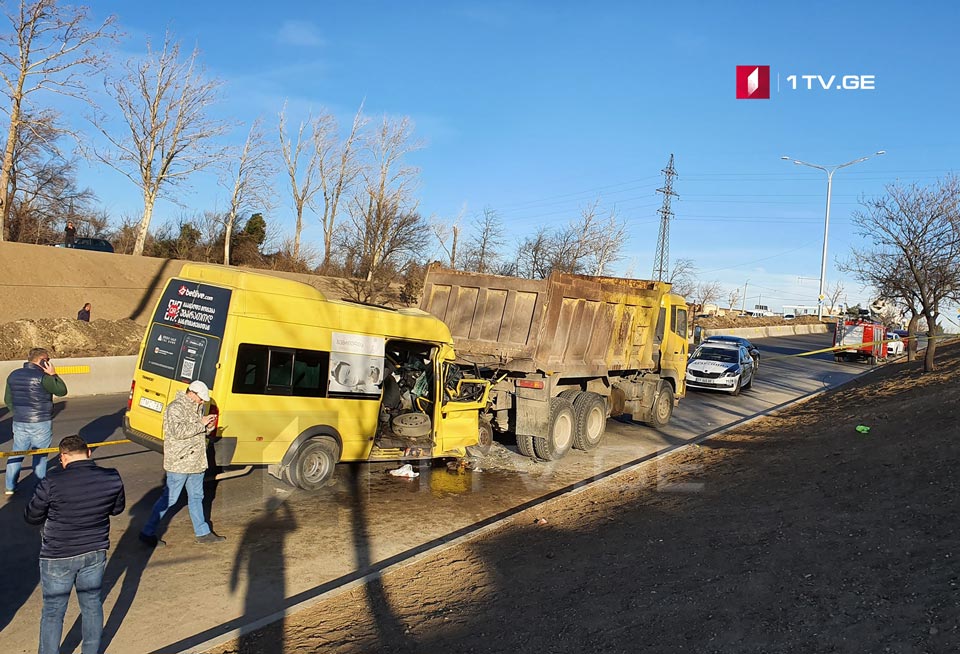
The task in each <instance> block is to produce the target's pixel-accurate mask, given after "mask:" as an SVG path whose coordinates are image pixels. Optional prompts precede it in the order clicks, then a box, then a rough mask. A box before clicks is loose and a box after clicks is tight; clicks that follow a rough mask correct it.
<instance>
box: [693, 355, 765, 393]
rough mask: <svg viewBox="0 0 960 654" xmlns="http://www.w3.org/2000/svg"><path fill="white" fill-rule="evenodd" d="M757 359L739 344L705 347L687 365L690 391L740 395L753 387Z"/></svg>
mask: <svg viewBox="0 0 960 654" xmlns="http://www.w3.org/2000/svg"><path fill="white" fill-rule="evenodd" d="M755 370H756V369H755V367H754V363H753V357H752V356H750V352H749V351H748V350H747V348H745V347H743V346H742V345H737V344H736V343H725V342H712V343H703V344H702V345H701V346H700V347H698V348H697V349H696V350H695V351H694V352H693V354H691V355H690V360H689V361H688V362H687V387H688V388H703V389H712V390H716V391H724V392H727V393H730V394H732V395H739V394H740V391H741V390H743V389H745V388H750V387H751V386H753V377H754V373H755Z"/></svg>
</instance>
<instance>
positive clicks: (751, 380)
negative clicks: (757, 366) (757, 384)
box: [743, 371, 757, 391]
mask: <svg viewBox="0 0 960 654" xmlns="http://www.w3.org/2000/svg"><path fill="white" fill-rule="evenodd" d="M756 374H757V373H756V371H754V373H753V374H752V375H750V381H748V382H747V383H746V385H745V386H744V387H743V390H745V391H749V390H750V389H751V388H753V378H754V377H755V376H756Z"/></svg>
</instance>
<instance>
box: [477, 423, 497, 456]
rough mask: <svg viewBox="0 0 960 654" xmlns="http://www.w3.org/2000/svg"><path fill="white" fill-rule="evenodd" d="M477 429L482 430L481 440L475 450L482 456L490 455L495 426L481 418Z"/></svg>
mask: <svg viewBox="0 0 960 654" xmlns="http://www.w3.org/2000/svg"><path fill="white" fill-rule="evenodd" d="M477 428H478V429H479V430H480V439H479V440H478V441H477V444H476V445H474V446H473V448H474V449H476V451H477V452H479V453H480V454H489V453H490V448H491V447H493V426H492V425H491V424H490V423H489V422H487V421H486V420H484V419H483V418H480V421H479V423H478V426H477Z"/></svg>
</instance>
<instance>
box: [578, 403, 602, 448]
mask: <svg viewBox="0 0 960 654" xmlns="http://www.w3.org/2000/svg"><path fill="white" fill-rule="evenodd" d="M573 415H574V418H575V423H576V431H575V433H574V437H573V446H574V447H575V448H577V449H578V450H583V451H584V452H589V451H590V450H593V449H595V448H596V447H597V446H598V445H600V441H602V440H603V435H604V433H605V432H606V431H607V402H606V400H604V399H603V397H602V396H600V395H597V394H596V393H579V394H578V395H577V396H576V397H575V398H574V400H573Z"/></svg>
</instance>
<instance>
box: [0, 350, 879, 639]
mask: <svg viewBox="0 0 960 654" xmlns="http://www.w3.org/2000/svg"><path fill="white" fill-rule="evenodd" d="M829 339H830V335H829V334H817V335H809V336H795V337H784V338H775V339H774V338H771V339H761V340H758V341H756V343H757V344H758V345H759V347H760V350H761V365H760V370H759V374H758V376H757V379H756V382H755V384H754V387H753V389H751V390H750V391H745V392H744V393H743V394H742V395H741V396H739V397H730V396H729V395H727V394H720V393H714V392H697V391H691V392H688V393H687V396H686V398H684V399H683V400H682V401H681V403H680V406H679V407H677V410H676V411H675V413H674V416H673V419H672V421H671V423H670V425H669V426H668V427H667V428H666V429H664V430H663V431H661V432H658V431H655V430H652V429H649V428H647V427H644V426H641V425H638V424H635V423H631V422H629V421H622V420H618V419H611V420H610V421H609V422H608V427H607V435H606V437H605V440H604V443H603V444H602V446H601V447H600V448H599V449H598V450H596V451H594V452H590V453H583V452H579V451H576V450H574V451H573V452H571V454H570V455H568V456H567V457H565V458H564V459H563V460H561V461H559V462H554V463H549V464H534V463H532V462H529V461H528V460H526V459H520V458H519V456H517V457H516V459H517V461H518V468H517V469H515V470H513V471H503V470H484V471H483V472H474V473H466V474H461V475H457V474H452V473H450V472H448V471H447V470H446V468H445V467H442V466H441V467H433V468H431V467H429V466H426V465H424V466H422V467H420V472H421V475H420V477H419V478H417V479H413V480H407V479H398V478H394V477H391V476H389V475H387V474H385V472H386V471H387V470H389V469H390V468H393V467H396V464H380V463H378V464H360V465H353V466H350V465H342V466H340V467H339V468H338V471H337V475H336V478H335V482H334V484H333V485H332V486H331V487H329V488H326V489H323V490H322V491H320V492H316V493H307V492H304V491H299V490H295V489H291V488H289V487H287V486H285V485H284V484H282V483H281V482H279V481H277V480H275V479H273V478H272V477H270V476H268V475H267V474H266V472H265V471H264V470H259V469H257V470H255V471H254V472H253V473H251V474H250V475H247V476H245V477H241V478H238V479H231V480H227V481H223V482H220V483H218V484H211V485H208V487H207V498H206V499H207V503H208V507H210V508H209V511H210V515H211V522H212V525H213V527H214V529H215V531H217V532H218V533H220V534H222V535H225V536H226V537H227V538H228V540H227V541H226V543H223V544H219V545H197V544H195V543H194V542H193V533H192V528H191V526H190V520H189V517H188V515H187V512H186V510H185V506H184V500H183V499H182V500H181V503H180V505H179V509H175V514H174V515H173V516H172V520H171V524H170V526H169V528H168V530H167V532H166V534H165V535H164V538H165V539H166V540H167V542H168V546H167V547H165V548H160V549H157V550H150V549H148V548H146V547H144V546H142V545H141V544H140V543H139V541H138V539H137V534H138V532H139V530H140V528H141V527H142V526H143V524H144V522H145V521H146V519H147V517H148V515H149V513H150V509H151V507H152V505H153V503H154V501H155V500H156V498H157V496H158V494H159V493H160V490H161V483H162V474H163V473H162V457H161V455H160V454H158V453H155V452H148V451H144V450H142V449H141V448H140V447H138V446H135V445H132V444H131V445H117V446H110V447H105V448H100V449H98V450H97V451H96V455H95V456H96V459H97V460H98V461H99V462H100V464H101V465H104V466H111V467H115V468H117V469H118V470H119V471H120V474H121V475H122V477H123V479H124V483H125V486H126V493H127V507H128V510H127V512H126V514H124V515H122V516H120V517H118V518H115V519H114V521H113V528H112V548H111V551H110V555H109V562H108V566H107V570H106V573H105V589H106V600H105V605H104V617H105V622H106V633H105V639H104V643H105V647H106V648H107V650H108V651H112V652H137V653H139V652H146V651H164V652H167V651H170V652H173V651H182V650H185V649H188V648H189V647H191V645H193V644H196V643H199V642H202V641H205V640H207V639H209V638H212V637H215V636H217V635H219V634H221V633H224V632H225V631H227V630H228V629H231V628H235V627H237V626H238V625H241V624H245V623H247V622H250V621H252V620H255V619H257V618H258V617H262V616H264V615H268V614H271V613H273V612H275V611H277V610H278V609H280V608H282V607H283V606H284V605H290V604H293V603H296V602H298V601H302V600H304V599H308V598H309V597H311V596H313V595H316V594H317V593H318V592H321V591H323V590H328V589H331V588H335V587H336V586H338V585H340V584H343V583H346V582H348V581H350V580H353V579H356V578H359V577H361V576H363V574H365V573H366V572H369V571H371V570H373V569H376V568H378V567H383V566H384V565H385V564H387V563H389V562H391V561H396V560H398V559H400V558H403V557H404V556H406V555H408V554H409V553H411V552H416V551H420V550H423V549H426V548H428V547H430V546H431V545H433V544H435V543H437V542H440V541H441V540H442V539H444V537H448V536H449V535H450V534H453V533H457V532H461V531H463V530H468V529H469V528H471V526H473V525H475V524H476V523H478V522H481V521H485V520H486V521H489V520H492V519H494V518H495V517H496V516H499V515H502V514H504V513H505V512H508V511H509V510H510V509H511V508H513V507H516V506H518V505H521V504H525V503H530V502H533V501H535V500H537V499H538V498H543V497H545V496H548V495H550V494H551V493H556V492H558V491H560V490H562V489H564V488H567V487H569V486H571V485H572V484H576V483H578V482H582V481H583V480H588V479H591V478H593V477H596V476H602V475H604V474H605V473H606V472H608V471H610V470H617V469H620V468H622V467H624V466H626V465H627V464H629V463H631V462H634V461H637V460H638V459H641V458H643V457H645V456H650V455H652V454H654V453H656V452H657V451H661V450H663V449H665V448H670V447H675V446H679V445H683V444H684V443H686V442H688V441H690V440H691V439H694V438H696V437H698V436H699V435H701V434H703V433H704V432H710V431H714V430H720V429H722V428H724V427H725V426H729V425H731V424H733V423H736V422H739V421H742V420H745V419H748V418H750V417H752V416H754V415H757V414H758V413H761V412H764V411H768V410H770V409H774V408H776V407H778V406H780V405H782V404H784V403H788V402H791V401H793V400H795V399H796V398H798V397H801V396H804V395H807V394H810V393H813V392H816V391H819V390H822V389H825V388H829V387H831V386H835V385H837V384H840V383H843V382H844V381H847V380H849V379H851V378H852V377H854V376H857V375H859V374H862V373H864V372H866V371H867V370H868V369H869V367H868V366H866V365H865V364H855V363H842V364H838V363H835V362H834V361H833V357H832V356H831V355H830V354H829V353H828V354H821V355H815V356H811V357H797V356H795V355H796V354H798V353H800V352H806V351H811V350H816V349H819V348H824V347H829V345H830V342H829ZM125 409H126V396H125V395H112V396H99V397H94V398H81V399H67V400H66V401H64V402H61V403H59V404H58V414H57V416H56V418H55V422H54V425H55V429H54V435H55V439H54V442H56V441H57V439H58V438H59V437H62V436H65V435H67V434H70V433H79V434H80V435H81V436H83V437H84V438H86V439H87V440H88V441H89V442H96V441H102V440H107V439H112V438H122V434H121V431H120V425H121V421H122V416H123V412H124V410H125ZM0 412H3V415H0V446H2V447H3V448H4V449H9V448H10V446H11V436H10V416H9V414H6V410H5V409H0ZM25 463H26V462H25ZM519 464H522V465H519ZM654 465H661V466H663V465H667V464H664V463H660V462H658V463H657V464H654ZM516 470H520V471H519V472H518V471H516ZM25 472H26V466H25ZM21 484H22V489H23V490H22V491H20V492H18V494H17V495H16V496H14V499H12V500H10V501H9V502H7V503H6V504H5V505H0V530H2V533H3V534H4V538H3V541H2V544H0V556H2V560H3V562H4V565H5V568H6V574H5V575H4V577H5V578H4V582H3V587H4V588H3V593H2V594H0V629H2V632H0V652H4V654H13V653H15V652H24V653H25V652H32V651H35V650H36V643H37V632H38V627H39V620H40V609H41V603H42V602H41V597H40V591H39V587H38V582H39V573H38V569H37V553H38V551H39V546H40V542H39V541H40V536H39V531H38V529H37V528H34V527H31V526H29V525H26V524H25V523H24V522H23V519H22V513H23V508H24V505H25V504H26V502H27V499H28V494H29V492H30V491H29V489H30V488H32V486H33V484H34V477H33V476H32V475H30V476H29V477H26V478H25V479H24V480H23V481H22V482H21ZM184 499H185V498H184ZM171 513H174V512H173V511H172V512H171ZM414 565H418V564H414ZM76 617H77V607H76V602H75V601H72V602H71V607H70V610H69V612H68V614H67V621H66V624H65V629H64V634H65V637H66V644H67V647H66V648H65V649H64V651H73V650H72V649H71V647H73V648H75V649H76V650H77V651H79V641H80V636H79V633H80V632H79V625H78V624H76ZM71 625H72V626H73V628H72V629H71Z"/></svg>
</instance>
